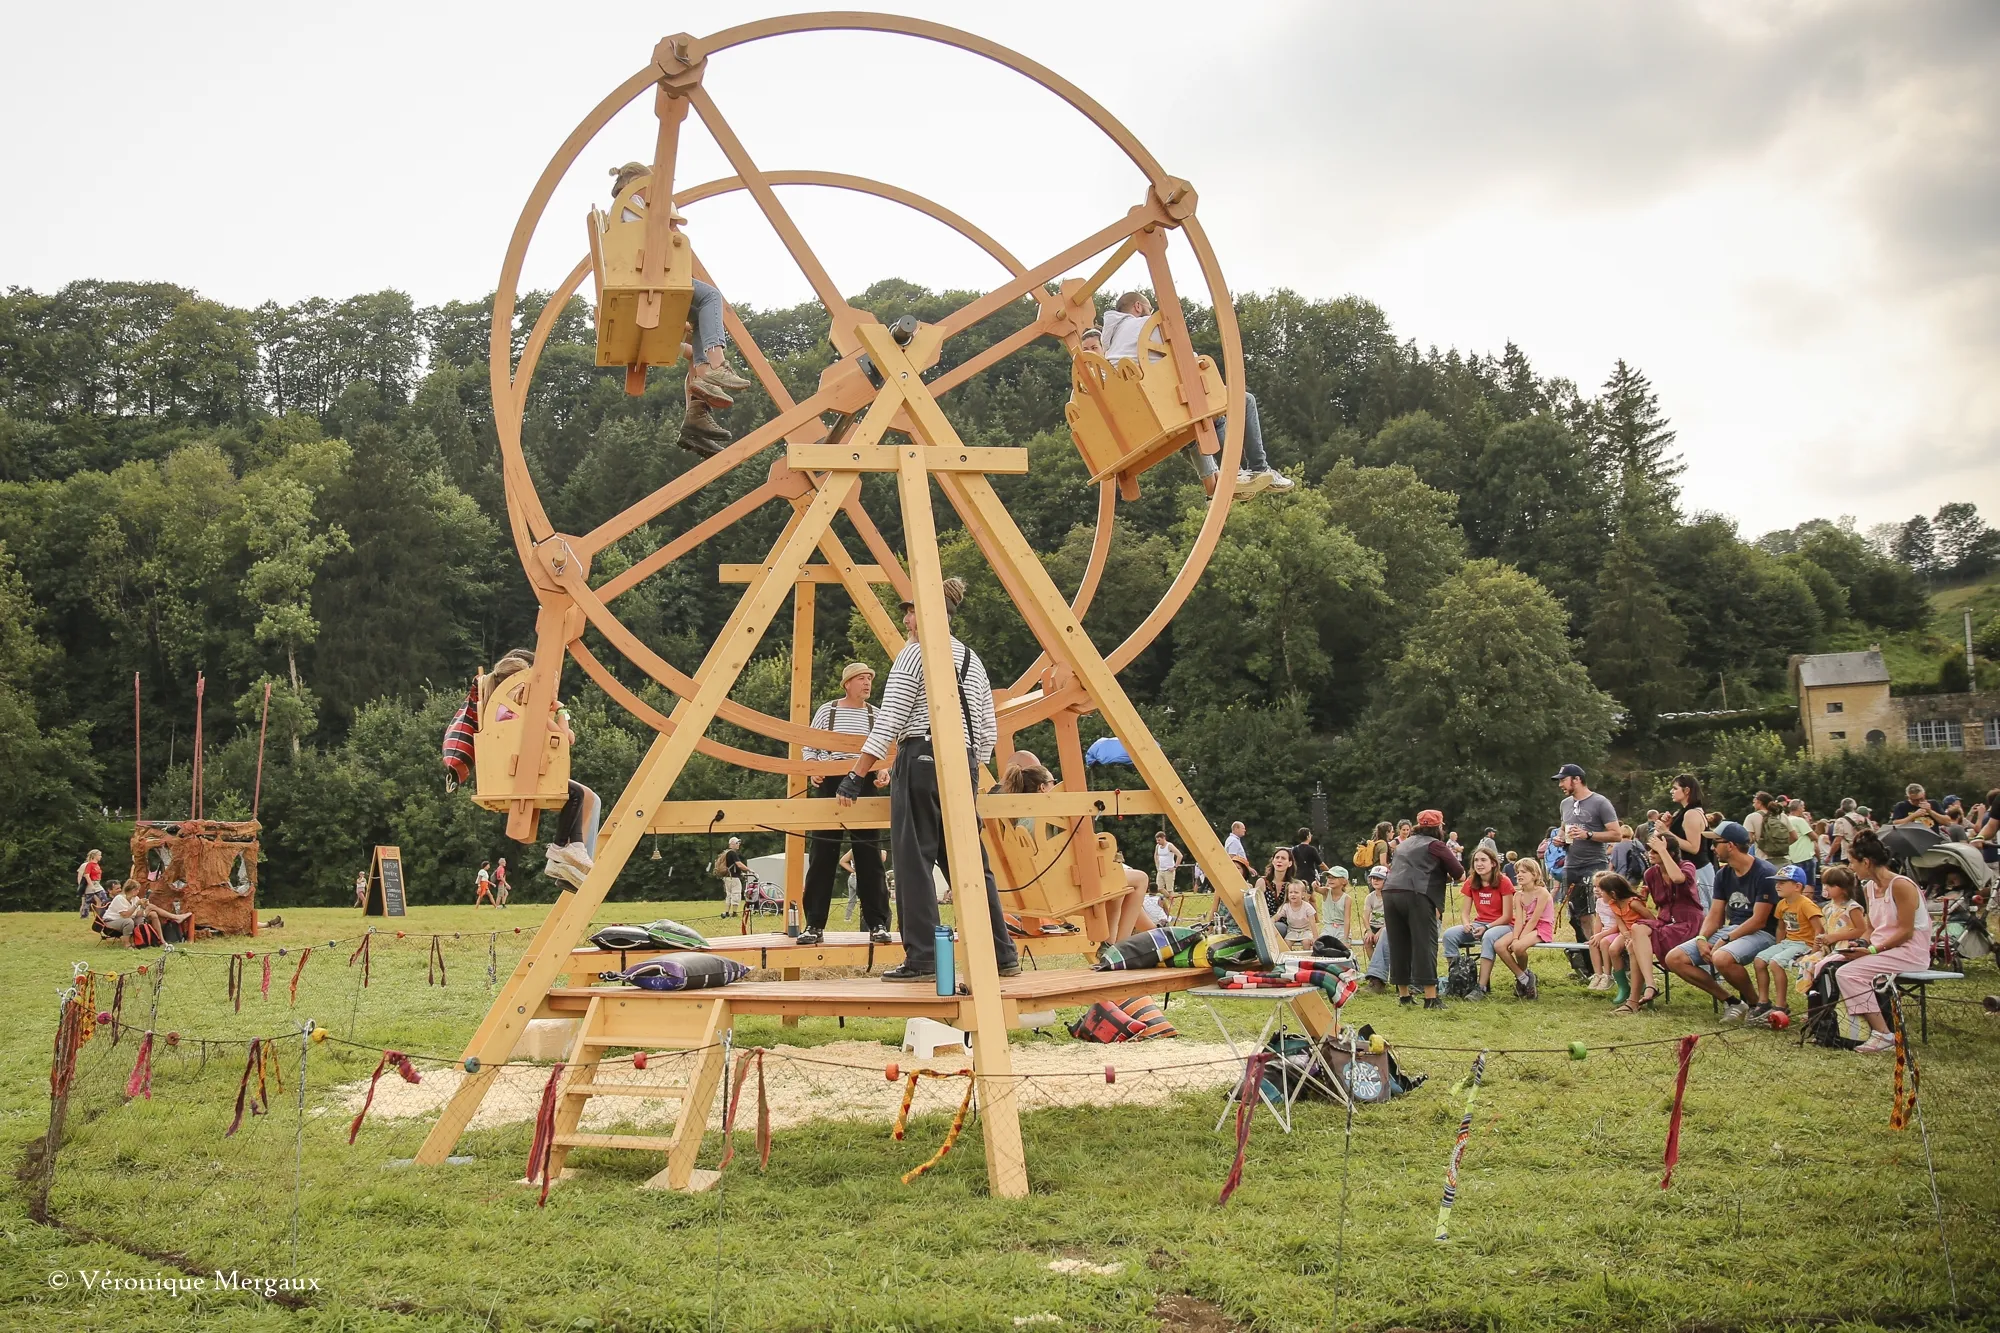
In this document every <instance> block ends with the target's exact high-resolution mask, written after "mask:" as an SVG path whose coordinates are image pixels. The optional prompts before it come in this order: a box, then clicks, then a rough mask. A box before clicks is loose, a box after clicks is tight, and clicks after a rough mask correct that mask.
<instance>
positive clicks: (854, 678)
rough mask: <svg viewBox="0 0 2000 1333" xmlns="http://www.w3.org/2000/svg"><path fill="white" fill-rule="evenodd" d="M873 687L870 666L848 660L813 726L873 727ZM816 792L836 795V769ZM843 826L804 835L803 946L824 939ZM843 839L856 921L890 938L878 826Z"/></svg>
mask: <svg viewBox="0 0 2000 1333" xmlns="http://www.w3.org/2000/svg"><path fill="white" fill-rule="evenodd" d="M874 688H875V668H873V667H871V666H869V665H868V664H867V663H866V662H849V663H848V664H847V668H846V669H845V670H844V671H842V672H841V673H840V697H839V698H838V699H828V700H827V701H826V702H825V703H823V704H821V705H820V706H819V711H818V712H817V713H814V714H813V719H812V725H813V730H815V731H840V732H846V733H848V734H850V735H855V736H866V735H867V734H868V733H869V731H870V730H872V729H873V728H874V726H875V706H874V705H873V704H871V703H869V702H868V695H869V693H870V692H871V691H872V690H873V689H874ZM805 756H806V758H808V759H845V760H847V761H849V762H850V763H852V762H853V761H854V760H855V759H858V758H859V757H860V756H859V754H858V753H856V752H855V751H852V750H817V749H814V748H813V747H811V746H807V747H806V751H805ZM875 785H876V786H878V787H886V786H888V785H889V774H888V771H887V770H886V769H885V770H883V771H882V772H880V773H877V774H876V775H875ZM813 786H814V790H813V795H815V796H838V795H839V794H840V774H838V773H829V774H827V775H826V776H825V777H822V778H820V779H819V780H818V781H817V782H816V783H814V784H813ZM842 832H843V830H841V829H837V828H833V829H814V830H813V832H812V834H811V836H810V837H808V838H807V840H806V855H807V856H808V857H810V858H811V859H810V860H808V861H807V862H806V885H805V895H804V896H805V910H806V928H805V930H804V931H803V932H802V933H801V934H800V935H799V943H800V944H803V945H808V946H810V945H816V944H822V943H824V942H825V941H826V918H827V913H828V912H829V911H831V910H832V907H833V881H834V876H835V874H836V873H837V872H838V871H839V869H840V838H841V834H842ZM844 832H845V833H846V834H847V840H848V842H849V843H851V844H852V846H853V849H854V876H855V888H856V891H857V892H858V893H859V894H860V895H861V925H862V928H863V929H864V930H866V931H867V932H868V938H869V939H870V940H872V941H874V942H875V943H876V944H887V943H889V887H888V881H887V879H886V878H885V877H884V876H883V874H882V856H881V844H882V835H881V833H880V832H879V831H877V830H875V829H872V828H869V829H860V828H857V829H847V830H844Z"/></svg>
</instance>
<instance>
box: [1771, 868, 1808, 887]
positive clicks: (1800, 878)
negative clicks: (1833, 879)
mask: <svg viewBox="0 0 2000 1333" xmlns="http://www.w3.org/2000/svg"><path fill="white" fill-rule="evenodd" d="M1778 878H1779V879H1788V880H1791V881H1792V882H1793V883H1794V884H1804V883H1807V882H1808V881H1807V879H1806V868H1805V867H1804V866H1786V867H1785V868H1784V869H1782V870H1780V871H1779V872H1778Z"/></svg>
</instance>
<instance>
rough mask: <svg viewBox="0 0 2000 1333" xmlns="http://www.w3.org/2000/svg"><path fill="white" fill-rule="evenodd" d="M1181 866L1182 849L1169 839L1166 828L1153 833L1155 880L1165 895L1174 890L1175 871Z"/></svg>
mask: <svg viewBox="0 0 2000 1333" xmlns="http://www.w3.org/2000/svg"><path fill="white" fill-rule="evenodd" d="M1180 868H1181V849H1180V848H1178V847H1176V846H1174V845H1173V844H1172V843H1171V842H1168V841H1167V834H1166V831H1165V830H1164V829H1162V830H1161V831H1160V832H1158V833H1155V834H1154V835H1153V882H1154V883H1155V884H1157V885H1159V888H1160V893H1161V894H1162V895H1163V896H1164V895H1166V894H1169V893H1172V892H1173V891H1174V872H1175V871H1177V870H1179V869H1180Z"/></svg>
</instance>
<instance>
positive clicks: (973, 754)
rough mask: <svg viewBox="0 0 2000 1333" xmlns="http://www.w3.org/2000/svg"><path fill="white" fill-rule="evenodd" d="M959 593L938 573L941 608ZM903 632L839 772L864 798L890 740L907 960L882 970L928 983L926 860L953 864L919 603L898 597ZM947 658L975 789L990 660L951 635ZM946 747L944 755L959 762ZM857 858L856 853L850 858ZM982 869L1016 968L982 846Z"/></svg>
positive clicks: (958, 584)
mask: <svg viewBox="0 0 2000 1333" xmlns="http://www.w3.org/2000/svg"><path fill="white" fill-rule="evenodd" d="M964 600H965V580H964V579H961V578H949V579H946V580H945V581H944V609H945V614H946V615H947V616H949V615H955V614H956V613H957V611H958V607H959V603H961V602H963V601H964ZM903 632H904V633H905V634H907V635H909V638H910V642H909V645H908V646H907V647H905V648H904V649H903V651H902V652H900V653H898V654H896V662H895V665H894V666H892V667H890V668H889V679H888V680H887V681H886V682H884V683H883V686H882V707H881V709H880V711H878V712H877V713H876V714H875V725H874V726H873V727H871V728H870V729H869V731H868V739H867V740H866V741H864V742H863V743H862V746H861V754H860V756H859V757H857V758H856V759H855V761H854V768H853V771H851V772H850V773H848V775H847V776H846V777H844V778H842V779H841V780H840V790H839V797H838V799H839V801H840V803H841V804H842V805H852V804H854V802H855V801H856V800H858V799H860V797H861V794H862V790H863V785H862V784H863V780H864V779H865V778H866V777H867V776H868V773H869V771H870V770H872V769H873V768H874V767H875V765H876V764H877V763H879V762H880V761H881V759H882V757H883V756H884V755H886V754H888V753H889V747H890V746H892V745H893V746H895V747H896V763H895V767H894V768H893V769H892V770H891V778H890V783H889V846H890V849H891V852H892V854H893V855H894V857H895V861H896V921H897V924H898V925H900V926H901V927H902V931H903V965H902V966H901V967H896V968H891V969H890V970H889V971H887V972H884V973H883V974H882V980H884V981H929V980H931V979H932V978H934V977H935V976H936V975H937V940H936V932H937V924H938V910H937V896H936V894H935V892H934V891H933V890H932V888H931V867H933V866H936V867H937V868H938V869H940V870H942V871H943V872H944V875H945V882H946V883H950V882H951V866H950V863H949V862H948V861H947V860H946V859H945V845H944V808H943V805H942V803H941V802H940V801H939V799H938V782H937V764H938V762H939V760H938V757H937V756H936V755H934V754H933V753H932V750H931V709H930V701H929V699H928V697H927V696H926V695H925V693H924V655H923V649H922V647H921V646H920V645H919V644H918V642H917V606H916V603H915V602H904V603H903ZM951 660H952V665H953V666H954V667H956V668H957V673H958V682H957V685H958V689H957V693H958V705H959V709H960V715H961V716H962V717H963V718H964V721H965V739H966V753H965V764H966V766H967V767H968V768H970V769H971V770H972V777H973V784H972V785H973V789H974V790H975V791H976V790H978V787H979V782H978V776H979V773H978V770H979V765H980V764H982V763H984V762H986V761H987V760H988V759H990V758H992V756H993V747H994V746H995V745H996V744H998V743H999V740H1000V728H999V725H998V723H997V722H996V720H995V718H994V716H993V687H992V685H991V684H990V683H988V681H987V679H986V664H985V663H983V662H981V661H980V660H979V654H978V653H975V652H973V651H972V649H970V648H968V647H966V646H965V645H964V644H963V643H960V642H959V641H958V639H957V637H956V636H954V637H953V638H952V640H951ZM956 758H957V756H952V755H947V756H945V757H944V759H943V761H942V762H945V763H951V762H955V760H956ZM856 859H857V860H859V859H860V858H858V857H857V858H856ZM979 859H980V864H981V868H982V869H985V871H986V904H987V908H988V910H989V911H990V912H991V914H992V920H993V953H994V956H995V958H996V959H997V960H998V962H999V964H1000V975H1001V976H1003V977H1015V976H1019V975H1020V974H1021V956H1020V952H1019V951H1018V950H1017V949H1016V948H1015V947H1014V940H1013V937H1012V936H1011V935H1009V934H1008V933H1007V918H1006V916H1005V914H1004V913H1002V911H1001V910H1000V888H999V886H998V885H997V884H995V883H994V882H993V871H992V870H991V869H990V868H987V867H986V866H985V861H986V850H985V848H984V847H982V848H981V849H980V852H979ZM958 910H959V911H961V912H965V911H977V910H978V906H977V904H974V903H970V902H961V903H959V904H958Z"/></svg>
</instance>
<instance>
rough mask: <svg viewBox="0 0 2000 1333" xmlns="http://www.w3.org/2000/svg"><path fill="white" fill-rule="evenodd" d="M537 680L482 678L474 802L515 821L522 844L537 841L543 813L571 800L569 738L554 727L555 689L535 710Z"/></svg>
mask: <svg viewBox="0 0 2000 1333" xmlns="http://www.w3.org/2000/svg"><path fill="white" fill-rule="evenodd" d="M535 675H536V673H535V672H533V671H517V672H515V673H514V674H513V675H511V676H508V677H507V678H506V679H505V680H503V681H501V682H500V683H499V684H498V685H497V686H496V685H494V684H493V683H492V678H491V677H490V676H481V677H480V678H479V735H478V738H477V739H476V740H475V741H474V742H473V747H472V760H473V769H472V771H473V796H472V799H473V802H474V803H475V804H477V805H478V806H480V807H481V808H483V809H487V810H492V811H494V812H496V813H499V814H505V815H507V816H509V818H508V821H507V836H508V837H510V838H513V839H514V840H515V841H517V842H533V841H534V840H535V835H536V828H537V825H538V824H539V823H540V813H541V811H543V810H560V809H561V808H562V807H563V805H564V803H566V802H567V801H568V800H569V739H568V737H566V736H565V735H563V733H562V732H561V730H559V729H558V728H557V727H555V726H554V725H553V713H552V708H553V705H554V700H555V690H554V688H553V686H551V687H550V688H549V689H548V691H547V693H546V694H544V695H543V696H542V698H543V700H544V702H542V703H541V704H540V706H539V707H537V706H536V705H535V702H534V699H535V694H536V690H535V688H534V687H535V683H536V681H535Z"/></svg>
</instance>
